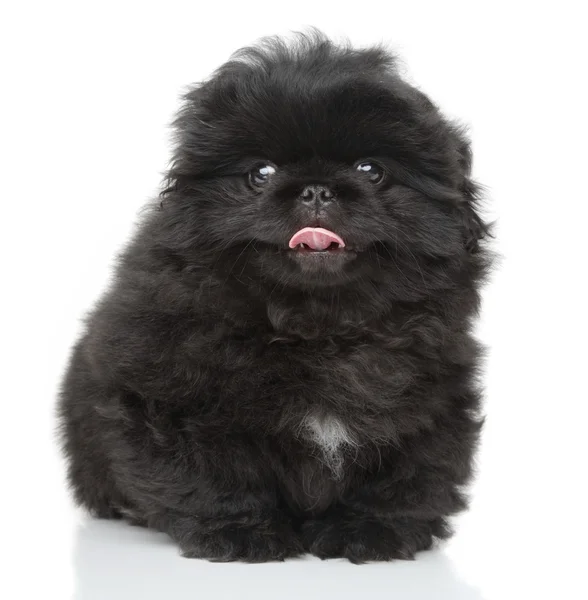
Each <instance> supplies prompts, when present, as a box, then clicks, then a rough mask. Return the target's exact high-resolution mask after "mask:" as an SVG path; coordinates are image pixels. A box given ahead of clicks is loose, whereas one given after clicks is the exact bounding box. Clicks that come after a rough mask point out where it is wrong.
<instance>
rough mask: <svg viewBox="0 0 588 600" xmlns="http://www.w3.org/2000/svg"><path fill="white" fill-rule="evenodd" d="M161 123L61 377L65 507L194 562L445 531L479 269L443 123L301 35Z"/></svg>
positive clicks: (255, 57) (271, 44) (457, 492)
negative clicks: (114, 252) (164, 159)
mask: <svg viewBox="0 0 588 600" xmlns="http://www.w3.org/2000/svg"><path fill="white" fill-rule="evenodd" d="M176 128H177V136H178V139H177V141H178V144H177V149H176V152H175V155H174V159H173V163H172V167H171V169H170V170H169V173H168V176H169V181H168V186H167V189H165V191H164V192H163V193H162V202H161V203H159V202H158V203H157V204H156V205H154V206H153V210H151V211H150V213H149V214H148V217H147V218H146V219H145V221H144V222H143V223H142V225H141V227H140V228H139V230H138V232H137V234H136V236H135V238H134V240H133V241H132V242H131V243H130V244H129V246H128V247H127V249H126V250H125V252H124V253H123V255H122V257H121V259H120V264H119V266H118V269H117V271H116V278H115V281H114V283H113V285H112V286H111V289H110V290H109V291H108V292H107V294H106V295H105V296H104V298H103V299H102V300H101V301H100V302H99V303H98V305H97V306H96V308H95V309H94V311H93V312H92V314H91V315H90V316H89V318H88V321H87V328H86V331H85V333H84V335H83V337H82V339H81V340H80V341H79V342H78V344H77V345H76V347H75V349H74V351H73V356H72V359H71V364H70V367H69V371H68V373H67V376H66V378H65V381H64V384H63V389H62V395H61V400H60V419H61V425H62V431H63V440H64V447H65V452H66V454H67V457H68V459H69V477H70V481H71V485H72V487H73V490H74V493H75V497H76V499H77V501H78V502H79V503H81V504H83V505H84V506H86V507H87V508H88V509H90V511H92V513H94V514H95V515H96V516H98V517H106V518H118V517H121V516H122V517H124V518H126V519H128V520H129V521H132V522H133V523H137V524H142V525H146V526H149V527H153V528H156V529H159V530H161V531H164V532H166V533H168V534H169V535H170V536H171V537H172V538H173V539H174V540H175V541H176V542H177V543H178V545H179V546H180V548H181V551H182V553H183V554H184V555H185V556H189V557H202V558H208V559H211V560H215V561H231V560H245V561H252V562H253V561H268V560H276V559H277V560H280V559H284V558H285V557H288V556H295V555H297V554H300V553H303V552H305V551H308V552H311V553H312V554H315V555H316V556H320V557H321V558H327V557H341V556H342V557H347V558H348V559H349V560H351V561H353V562H363V561H368V560H390V559H393V558H404V559H406V558H411V557H412V556H413V555H414V553H415V552H417V551H419V550H423V549H426V548H429V547H430V546H431V544H432V542H433V540H434V538H445V537H447V536H448V535H449V529H448V525H447V521H446V517H447V516H448V515H451V514H453V513H455V512H457V511H459V510H461V509H463V508H464V507H465V504H466V502H465V499H464V495H463V486H464V484H465V483H467V481H468V479H469V477H470V474H471V466H472V454H473V451H474V449H475V446H476V442H477V439H478V434H479V430H480V423H481V421H480V417H479V398H480V391H479V387H478V384H477V383H476V369H477V365H478V362H479V358H478V357H479V354H480V351H479V348H478V345H477V343H476V342H475V341H474V340H473V339H472V337H471V335H470V330H471V325H472V318H473V317H474V316H475V314H476V311H477V309H478V305H479V295H478V291H477V290H478V288H479V285H480V282H481V281H482V279H483V277H484V274H485V272H486V271H487V265H488V256H487V255H488V252H487V251H486V250H485V249H484V246H483V243H480V240H481V239H482V238H483V237H484V235H485V234H486V233H487V227H486V226H485V224H484V223H483V221H482V220H481V218H480V217H479V216H478V215H477V213H476V211H475V204H476V187H475V185H474V184H473V183H472V181H471V180H470V179H469V174H470V163H471V157H470V150H469V145H468V142H467V140H466V139H465V137H464V135H463V133H462V131H461V130H460V128H459V127H457V126H455V125H454V124H452V123H450V122H449V121H447V120H446V119H445V118H443V116H441V115H440V113H439V111H438V110H437V108H436V107H435V106H434V105H433V104H432V103H431V102H430V101H429V100H428V99H427V98H426V97H425V96H424V95H423V94H422V93H421V92H419V91H418V90H416V89H415V88H413V87H411V86H409V85H408V84H407V83H405V82H404V81H403V80H402V79H401V78H400V77H399V75H398V73H397V71H396V69H395V66H394V59H393V57H391V56H390V55H389V54H388V53H386V52H385V51H384V50H382V49H381V48H373V49H368V50H354V49H351V48H348V47H343V46H337V45H334V44H333V43H331V42H330V41H329V40H327V39H325V38H324V37H323V36H322V35H320V34H319V33H313V34H310V35H306V36H299V37H297V38H296V40H295V42H294V43H291V44H287V43H285V42H284V41H281V40H279V39H269V40H265V41H263V42H262V43H261V44H260V45H258V46H256V47H253V48H246V49H244V50H241V51H240V52H238V53H237V54H236V55H234V56H233V58H232V59H231V60H230V61H229V62H228V63H226V64H225V65H223V66H222V67H221V68H220V69H219V70H218V71H217V72H216V73H215V74H214V76H213V77H212V78H211V79H210V80H209V81H207V82H205V83H203V84H201V85H199V86H197V87H195V88H194V89H193V90H192V91H191V92H190V93H188V94H187V96H186V98H185V104H184V106H183V108H182V110H181V111H180V114H179V116H178V118H177V121H176Z"/></svg>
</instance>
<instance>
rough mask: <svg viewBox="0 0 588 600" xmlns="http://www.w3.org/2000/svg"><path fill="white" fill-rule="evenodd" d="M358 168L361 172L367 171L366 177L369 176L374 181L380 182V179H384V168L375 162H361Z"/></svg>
mask: <svg viewBox="0 0 588 600" xmlns="http://www.w3.org/2000/svg"><path fill="white" fill-rule="evenodd" d="M357 170H358V171H359V172H360V173H365V175H366V177H368V178H369V180H370V181H371V182H372V183H380V181H382V179H384V169H383V168H382V167H380V165H378V164H376V163H374V162H370V161H365V162H360V163H359V164H358V165H357Z"/></svg>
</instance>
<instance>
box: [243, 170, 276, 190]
mask: <svg viewBox="0 0 588 600" xmlns="http://www.w3.org/2000/svg"><path fill="white" fill-rule="evenodd" d="M275 172H276V168H275V167H274V166H273V165H269V164H266V165H259V166H257V167H255V169H252V170H251V171H249V181H250V182H251V184H252V185H255V186H257V187H259V186H262V185H264V184H266V183H267V182H268V181H269V179H270V177H271V176H272V175H273V174H274V173H275Z"/></svg>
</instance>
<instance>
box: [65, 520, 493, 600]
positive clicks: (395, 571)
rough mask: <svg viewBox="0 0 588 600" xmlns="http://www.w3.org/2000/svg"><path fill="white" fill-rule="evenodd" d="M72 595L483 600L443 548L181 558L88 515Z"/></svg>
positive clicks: (148, 534) (164, 543)
mask: <svg viewBox="0 0 588 600" xmlns="http://www.w3.org/2000/svg"><path fill="white" fill-rule="evenodd" d="M74 567H75V579H76V581H75V595H74V598H75V600H105V599H108V600H129V599H130V598H132V599H134V598H137V599H141V600H155V599H157V600H160V599H165V600H168V599H169V600H175V599H177V598H192V599H203V600H208V599H209V598H215V599H216V598H221V599H224V598H227V599H245V600H246V599H249V598H251V599H253V598H255V599H256V600H259V599H263V598H272V599H275V598H280V599H282V598H297V599H298V598H302V599H303V600H309V599H312V598H321V599H327V598H336V599H337V600H341V599H345V598H354V599H356V598H357V597H358V595H359V597H367V598H370V597H374V598H398V599H399V600H413V599H414V600H417V599H427V600H435V599H437V598H439V599H445V598H447V599H448V600H483V597H482V595H481V594H480V592H479V591H478V590H476V589H475V588H473V587H471V586H470V585H469V584H466V583H465V582H463V581H461V580H460V579H459V577H458V576H457V574H456V573H455V570H454V568H453V565H452V563H451V560H450V559H449V558H448V557H447V556H446V555H445V554H444V552H443V551H442V550H435V551H432V552H425V553H421V554H420V555H419V556H418V558H417V560H415V561H410V562H407V561H398V562H393V563H372V564H366V565H361V566H357V565H353V564H351V563H349V562H348V561H346V560H329V561H321V560H319V559H316V558H313V557H304V558H301V559H293V560H288V561H286V562H283V563H269V564H267V563H266V564H254V565H248V564H242V563H228V564H222V563H209V562H206V561H202V560H190V559H185V558H182V557H181V556H180V555H179V554H178V551H177V549H176V547H175V546H174V544H173V543H172V542H171V541H170V540H169V539H168V537H167V536H166V535H164V534H160V533H156V532H152V531H148V530H146V529H142V528H138V527H131V526H130V525H127V524H125V523H121V522H116V521H98V520H93V519H88V520H85V521H84V522H83V523H82V524H80V525H79V527H78V531H77V535H76V545H75V551H74Z"/></svg>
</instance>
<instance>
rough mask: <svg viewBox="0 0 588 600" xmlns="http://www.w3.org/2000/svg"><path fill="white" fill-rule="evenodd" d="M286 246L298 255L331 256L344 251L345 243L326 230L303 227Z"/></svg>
mask: <svg viewBox="0 0 588 600" xmlns="http://www.w3.org/2000/svg"><path fill="white" fill-rule="evenodd" d="M288 246H289V247H290V248H291V249H292V250H294V251H295V252H300V253H308V254H316V253H318V254H331V253H338V252H341V251H344V248H345V242H344V241H343V239H342V238H341V237H339V236H338V235H337V234H336V233H333V232H332V231H329V230H328V229H323V228H322V227H305V228H304V229H301V230H300V231H297V232H296V233H295V234H294V235H293V236H292V238H291V239H290V242H289V244H288Z"/></svg>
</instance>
